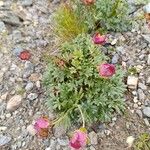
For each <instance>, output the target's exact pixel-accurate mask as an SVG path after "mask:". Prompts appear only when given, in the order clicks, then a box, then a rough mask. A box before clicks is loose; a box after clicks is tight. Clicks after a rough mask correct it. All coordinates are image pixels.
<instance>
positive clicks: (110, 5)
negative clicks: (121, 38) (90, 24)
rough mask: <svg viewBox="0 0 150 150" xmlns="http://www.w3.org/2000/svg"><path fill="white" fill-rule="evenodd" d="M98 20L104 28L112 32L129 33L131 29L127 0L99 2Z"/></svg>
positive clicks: (97, 5) (97, 3) (101, 0)
mask: <svg viewBox="0 0 150 150" xmlns="http://www.w3.org/2000/svg"><path fill="white" fill-rule="evenodd" d="M95 7H96V14H95V15H96V18H97V20H100V23H101V26H102V28H105V29H107V30H111V31H119V32H120V31H127V30H128V29H129V28H130V24H131V22H130V19H129V7H128V4H127V2H126V0H105V1H104V0H97V1H96V4H95Z"/></svg>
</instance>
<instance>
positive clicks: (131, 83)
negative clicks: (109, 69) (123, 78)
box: [127, 76, 138, 89]
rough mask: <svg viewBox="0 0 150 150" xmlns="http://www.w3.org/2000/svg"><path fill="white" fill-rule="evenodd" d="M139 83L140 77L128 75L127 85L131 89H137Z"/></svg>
mask: <svg viewBox="0 0 150 150" xmlns="http://www.w3.org/2000/svg"><path fill="white" fill-rule="evenodd" d="M137 84H138V77H135V76H128V79H127V85H128V88H130V89H136V88H137Z"/></svg>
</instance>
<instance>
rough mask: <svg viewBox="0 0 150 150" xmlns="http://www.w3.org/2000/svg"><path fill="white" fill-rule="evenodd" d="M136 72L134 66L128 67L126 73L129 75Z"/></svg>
mask: <svg viewBox="0 0 150 150" xmlns="http://www.w3.org/2000/svg"><path fill="white" fill-rule="evenodd" d="M137 73H138V70H137V69H136V68H135V67H130V68H129V69H128V74H130V75H136V74H137Z"/></svg>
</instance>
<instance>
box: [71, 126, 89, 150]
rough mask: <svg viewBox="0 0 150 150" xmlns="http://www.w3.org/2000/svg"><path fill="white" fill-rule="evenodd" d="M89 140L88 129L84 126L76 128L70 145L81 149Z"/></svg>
mask: <svg viewBox="0 0 150 150" xmlns="http://www.w3.org/2000/svg"><path fill="white" fill-rule="evenodd" d="M87 141H88V136H87V131H86V129H84V130H83V128H81V129H79V130H76V131H75V132H74V134H73V137H72V138H71V140H70V143H69V145H70V147H71V148H73V149H81V148H83V147H85V146H86V144H87Z"/></svg>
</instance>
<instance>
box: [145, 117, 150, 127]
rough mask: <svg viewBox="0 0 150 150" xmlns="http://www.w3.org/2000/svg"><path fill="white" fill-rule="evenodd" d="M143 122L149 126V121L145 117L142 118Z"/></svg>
mask: <svg viewBox="0 0 150 150" xmlns="http://www.w3.org/2000/svg"><path fill="white" fill-rule="evenodd" d="M144 122H145V124H146V125H147V126H150V124H149V121H148V119H147V118H144Z"/></svg>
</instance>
